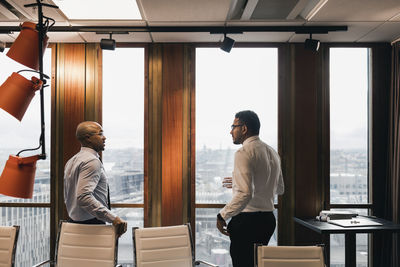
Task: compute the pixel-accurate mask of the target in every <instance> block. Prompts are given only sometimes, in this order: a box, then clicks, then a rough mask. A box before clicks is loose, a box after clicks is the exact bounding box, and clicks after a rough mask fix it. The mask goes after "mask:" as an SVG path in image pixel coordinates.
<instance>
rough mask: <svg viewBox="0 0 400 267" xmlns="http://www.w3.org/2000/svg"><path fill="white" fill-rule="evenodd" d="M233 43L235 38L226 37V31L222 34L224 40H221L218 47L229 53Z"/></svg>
mask: <svg viewBox="0 0 400 267" xmlns="http://www.w3.org/2000/svg"><path fill="white" fill-rule="evenodd" d="M234 44H235V40H233V39H232V38H229V37H227V36H226V33H225V34H224V40H223V41H222V44H221V46H220V48H221V49H222V50H224V51H225V52H227V53H229V52H231V49H232V47H233V45H234Z"/></svg>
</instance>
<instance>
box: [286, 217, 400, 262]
mask: <svg viewBox="0 0 400 267" xmlns="http://www.w3.org/2000/svg"><path fill="white" fill-rule="evenodd" d="M367 218H368V219H369V220H371V221H374V222H378V223H381V224H382V225H379V226H378V225H377V226H356V227H342V226H338V225H334V224H330V223H328V222H321V221H318V220H316V219H300V218H296V217H294V221H295V222H296V223H298V224H300V225H302V226H304V227H307V228H308V229H311V230H313V231H315V232H317V233H320V234H322V235H330V234H344V236H345V266H346V267H356V234H359V233H377V232H379V233H384V232H386V233H395V232H400V224H395V223H393V222H391V221H387V220H384V219H380V218H375V217H367ZM326 264H327V266H329V264H328V263H326Z"/></svg>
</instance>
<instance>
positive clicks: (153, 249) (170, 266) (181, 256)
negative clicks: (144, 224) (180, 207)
mask: <svg viewBox="0 0 400 267" xmlns="http://www.w3.org/2000/svg"><path fill="white" fill-rule="evenodd" d="M132 235H133V247H134V257H135V262H136V266H137V267H192V266H193V264H194V258H193V251H192V248H193V245H192V241H191V231H190V226H189V225H188V224H186V225H179V226H165V227H149V228H133V229H132Z"/></svg>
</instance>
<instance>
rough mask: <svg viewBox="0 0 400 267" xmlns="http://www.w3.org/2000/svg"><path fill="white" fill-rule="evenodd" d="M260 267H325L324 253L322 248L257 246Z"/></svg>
mask: <svg viewBox="0 0 400 267" xmlns="http://www.w3.org/2000/svg"><path fill="white" fill-rule="evenodd" d="M255 252H256V259H257V266H258V267H324V253H323V248H322V247H320V246H277V247H269V246H263V245H257V246H256V249H255Z"/></svg>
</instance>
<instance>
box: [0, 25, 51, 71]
mask: <svg viewBox="0 0 400 267" xmlns="http://www.w3.org/2000/svg"><path fill="white" fill-rule="evenodd" d="M20 27H21V32H20V33H19V35H18V37H17V39H16V40H15V41H14V43H13V44H12V46H11V47H10V50H8V53H7V56H8V57H9V58H12V59H14V60H15V61H17V62H19V63H21V64H23V65H25V66H27V67H28V68H31V69H34V70H39V31H38V30H36V24H35V23H33V22H29V21H27V22H24V23H22V25H21V26H20ZM48 39H49V38H48V37H47V35H46V36H44V38H43V46H42V54H44V51H45V50H46V47H47V41H48Z"/></svg>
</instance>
